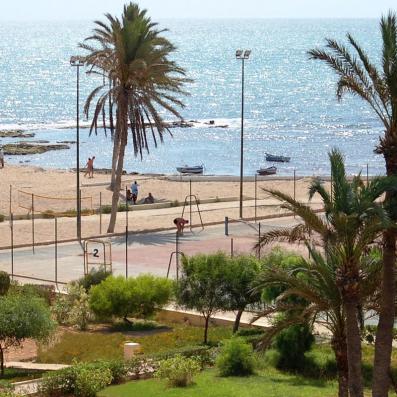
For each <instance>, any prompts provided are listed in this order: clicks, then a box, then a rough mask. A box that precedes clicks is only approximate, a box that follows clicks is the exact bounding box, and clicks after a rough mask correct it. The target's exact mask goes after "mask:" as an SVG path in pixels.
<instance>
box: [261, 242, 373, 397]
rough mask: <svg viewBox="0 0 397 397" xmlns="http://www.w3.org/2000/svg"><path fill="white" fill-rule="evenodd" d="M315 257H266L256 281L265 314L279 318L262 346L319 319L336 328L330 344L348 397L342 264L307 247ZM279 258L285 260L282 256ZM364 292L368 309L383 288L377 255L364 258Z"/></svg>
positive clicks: (341, 390) (341, 391) (343, 395)
mask: <svg viewBox="0 0 397 397" xmlns="http://www.w3.org/2000/svg"><path fill="white" fill-rule="evenodd" d="M308 248H309V250H310V254H311V255H310V256H311V260H305V259H304V258H302V257H297V256H290V258H291V260H289V261H287V260H286V258H288V257H286V258H285V259H284V258H283V257H282V256H281V253H279V252H276V253H271V254H270V255H269V256H267V257H266V258H265V260H266V266H264V267H263V270H262V272H261V274H260V275H259V277H258V280H257V286H256V288H258V290H260V291H263V294H262V295H263V298H264V300H265V302H266V307H265V311H264V312H263V313H262V315H266V316H269V315H271V316H272V317H274V316H275V317H276V318H277V321H275V323H274V324H273V326H272V327H271V328H270V330H269V331H268V332H267V333H266V335H265V338H264V339H263V340H262V348H265V347H267V346H269V344H270V342H271V341H272V339H273V337H274V336H276V335H277V334H278V333H279V332H280V331H282V330H284V329H287V328H289V327H291V326H293V325H299V324H302V325H305V324H308V323H314V322H316V323H319V324H321V325H322V326H323V327H325V328H326V329H328V331H329V332H330V333H331V335H332V338H331V346H332V349H333V351H334V354H335V360H336V367H337V371H338V385H339V393H338V395H339V397H348V395H349V391H348V378H349V374H348V360H347V342H346V315H345V312H344V308H343V304H342V296H341V293H340V290H339V287H338V284H337V276H336V274H337V272H336V271H337V267H338V263H334V262H332V261H327V260H325V258H324V256H323V255H322V254H321V253H320V252H319V251H317V250H316V249H315V248H313V247H311V246H310V245H309V246H308ZM280 259H283V260H282V261H280ZM360 269H361V294H362V298H361V299H362V305H363V308H368V309H370V308H372V307H371V304H372V302H373V297H374V295H375V294H376V292H377V291H378V288H379V280H380V276H381V264H380V260H379V258H378V257H377V256H376V255H373V254H372V253H370V254H368V255H367V256H366V257H365V258H363V259H362V262H361V265H360Z"/></svg>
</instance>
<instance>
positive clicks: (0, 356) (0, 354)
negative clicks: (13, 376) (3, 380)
mask: <svg viewBox="0 0 397 397" xmlns="http://www.w3.org/2000/svg"><path fill="white" fill-rule="evenodd" d="M0 374H1V377H3V376H4V349H3V348H2V347H1V346H0Z"/></svg>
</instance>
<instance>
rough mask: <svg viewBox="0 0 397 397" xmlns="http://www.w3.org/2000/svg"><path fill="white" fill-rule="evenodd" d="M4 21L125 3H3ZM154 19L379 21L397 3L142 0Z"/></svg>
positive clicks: (115, 10)
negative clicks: (252, 18) (350, 19)
mask: <svg viewBox="0 0 397 397" xmlns="http://www.w3.org/2000/svg"><path fill="white" fill-rule="evenodd" d="M0 1H1V13H0V19H2V20H70V19H77V20H78V19H95V18H98V17H100V16H101V15H102V14H104V13H105V12H110V13H112V14H119V13H120V10H121V9H122V5H123V4H124V3H125V1H124V0H19V1H18V0H0ZM138 2H139V4H140V5H141V6H142V7H145V8H147V9H148V10H149V12H150V15H151V16H153V17H154V18H157V19H158V18H170V17H177V18H185V17H189V18H192V17H196V18H208V17H214V18H219V17H220V18H224V17H232V18H235V17H248V18H250V17H257V18H280V17H281V18H305V17H310V18H318V17H333V18H358V17H360V18H378V17H379V16H380V15H381V14H382V13H385V12H387V10H388V9H391V8H394V9H397V2H396V0H140V1H138Z"/></svg>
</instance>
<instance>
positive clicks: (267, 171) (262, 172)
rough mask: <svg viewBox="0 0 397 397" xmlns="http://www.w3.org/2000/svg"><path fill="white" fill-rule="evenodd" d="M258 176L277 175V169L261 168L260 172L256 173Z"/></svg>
mask: <svg viewBox="0 0 397 397" xmlns="http://www.w3.org/2000/svg"><path fill="white" fill-rule="evenodd" d="M256 172H257V173H258V175H262V176H264V175H275V174H276V173H277V168H276V167H263V168H262V167H261V168H260V169H259V170H257V171H256Z"/></svg>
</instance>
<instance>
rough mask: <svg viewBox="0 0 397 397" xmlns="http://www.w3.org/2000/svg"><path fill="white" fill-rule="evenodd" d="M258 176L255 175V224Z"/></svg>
mask: <svg viewBox="0 0 397 397" xmlns="http://www.w3.org/2000/svg"><path fill="white" fill-rule="evenodd" d="M257 187H258V175H257V174H255V223H256V218H257V201H258V189H257Z"/></svg>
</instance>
